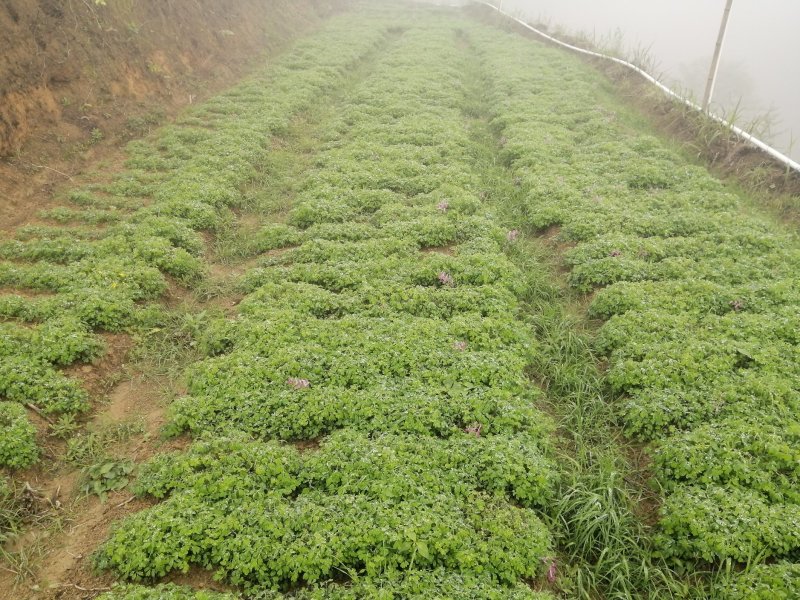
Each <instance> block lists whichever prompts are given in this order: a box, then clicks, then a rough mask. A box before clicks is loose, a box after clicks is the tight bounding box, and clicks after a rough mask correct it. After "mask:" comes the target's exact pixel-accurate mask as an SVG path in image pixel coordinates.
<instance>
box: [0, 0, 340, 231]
mask: <svg viewBox="0 0 800 600" xmlns="http://www.w3.org/2000/svg"><path fill="white" fill-rule="evenodd" d="M345 1H346V0H227V1H225V2H220V1H219V0H105V4H102V2H101V4H100V5H98V4H97V3H96V0H2V2H0V157H2V158H0V227H2V228H6V227H8V226H11V225H16V224H19V223H21V222H23V221H24V220H25V219H26V218H27V217H28V216H29V215H30V214H32V212H31V211H34V212H35V210H36V209H37V208H38V207H40V206H41V205H42V204H43V203H45V202H46V200H45V199H46V198H47V196H48V195H49V194H50V193H51V192H52V189H53V186H54V185H55V184H57V183H59V182H61V181H63V180H66V179H67V178H68V177H69V176H72V175H74V174H76V173H78V172H80V171H81V169H82V168H83V167H85V165H86V164H88V163H90V162H93V161H95V160H96V159H97V158H99V157H106V156H107V153H108V151H109V150H110V149H111V148H113V147H115V146H119V143H120V142H122V141H125V140H126V139H130V138H133V137H140V136H141V135H144V134H146V133H147V132H148V130H149V128H150V127H152V126H153V125H155V124H156V123H158V122H160V121H162V120H163V119H165V118H168V117H169V116H170V115H172V114H174V113H175V112H176V111H177V110H178V109H179V108H181V107H183V106H185V105H187V104H190V103H192V102H196V101H199V100H200V99H202V98H203V97H205V96H207V95H209V94H210V93H212V92H214V91H217V90H219V89H221V88H222V87H223V86H225V85H226V84H230V83H231V82H232V81H234V80H235V79H236V78H237V77H240V76H241V75H242V74H243V73H245V72H246V70H247V69H248V68H250V67H252V66H253V65H254V63H255V61H257V60H258V59H259V58H260V57H262V56H263V55H264V54H263V53H264V51H267V52H276V51H278V50H279V49H280V48H282V47H283V46H285V45H286V43H287V42H288V41H289V40H291V39H293V38H294V37H296V36H297V35H298V34H299V33H301V32H303V31H306V30H308V29H310V28H311V27H313V26H315V25H316V24H317V23H319V22H320V20H321V19H322V18H323V17H325V16H327V15H328V14H329V13H331V12H333V11H334V10H336V9H337V8H338V7H339V6H341V5H342V4H344V2H345Z"/></svg>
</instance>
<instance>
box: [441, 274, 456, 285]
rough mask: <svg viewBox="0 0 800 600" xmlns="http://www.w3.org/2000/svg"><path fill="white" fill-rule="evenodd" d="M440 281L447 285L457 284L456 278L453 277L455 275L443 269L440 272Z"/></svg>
mask: <svg viewBox="0 0 800 600" xmlns="http://www.w3.org/2000/svg"><path fill="white" fill-rule="evenodd" d="M439 283H441V284H442V285H446V286H453V285H455V280H454V279H453V276H452V275H450V273H448V272H446V271H442V272H441V273H439Z"/></svg>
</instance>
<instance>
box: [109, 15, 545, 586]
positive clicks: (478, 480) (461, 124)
mask: <svg viewBox="0 0 800 600" xmlns="http://www.w3.org/2000/svg"><path fill="white" fill-rule="evenodd" d="M401 23H403V22H402V21H401ZM404 24H405V25H406V26H407V30H406V31H405V32H404V33H403V34H402V36H401V37H400V38H399V40H397V41H396V43H395V45H394V47H393V48H392V49H391V51H389V52H387V53H386V54H385V55H383V56H381V57H380V58H379V59H378V60H377V61H376V64H375V65H374V66H373V69H372V72H371V74H370V75H368V76H367V77H366V78H365V79H364V80H363V81H362V82H361V83H360V84H359V85H358V86H357V87H356V88H355V89H354V90H353V91H352V92H351V93H350V94H349V95H348V97H347V101H346V102H344V103H343V106H342V107H341V110H340V113H341V114H340V116H339V117H338V118H337V119H336V120H335V121H334V122H333V123H331V124H330V126H329V127H328V128H327V130H326V132H325V134H324V137H323V141H322V144H323V145H322V150H321V151H320V152H319V154H318V155H316V157H315V159H314V162H313V166H312V168H311V169H310V170H309V171H308V173H307V174H306V175H305V178H304V182H303V183H302V185H301V187H300V191H299V193H298V197H297V198H296V200H295V203H294V207H293V208H292V209H291V210H290V212H289V214H288V215H287V216H286V222H285V223H281V224H278V223H275V224H271V225H267V226H265V228H264V230H263V231H262V232H261V233H260V234H259V235H258V236H256V237H257V242H258V243H259V244H260V245H261V250H263V251H264V252H267V251H268V250H269V252H268V253H267V254H265V255H264V256H263V257H262V259H261V263H260V264H259V266H258V267H256V268H254V269H252V270H251V271H250V272H248V273H247V274H246V275H245V276H244V278H243V279H242V286H243V291H245V292H246V293H247V295H246V297H245V299H244V300H243V301H242V302H241V304H240V309H239V314H238V316H236V317H235V318H233V319H228V320H223V319H220V320H217V321H215V322H212V323H210V324H209V326H208V327H207V331H206V332H205V335H204V336H203V339H202V340H201V346H202V348H203V349H204V350H205V351H206V353H207V355H208V356H207V358H205V359H204V360H202V361H200V362H199V363H197V364H196V365H194V366H193V367H192V368H190V371H189V385H188V395H187V396H186V397H185V398H182V399H181V400H179V401H178V402H176V403H175V404H174V406H173V409H172V425H171V427H172V428H173V430H174V431H175V432H176V433H177V432H181V431H186V430H188V431H190V432H191V434H192V435H193V437H194V438H195V439H196V441H195V443H194V444H193V445H192V446H191V447H190V448H189V449H188V450H186V451H184V452H181V453H177V454H173V455H166V456H162V457H157V458H155V459H153V460H152V461H151V462H150V463H148V464H147V465H145V466H144V467H143V468H142V472H141V474H140V478H139V481H138V484H137V486H138V487H137V491H138V493H139V494H142V495H147V496H151V497H154V498H157V499H160V500H161V501H160V502H159V503H158V504H156V505H155V506H154V507H153V508H150V509H147V510H145V511H143V512H140V513H137V514H136V515H133V516H132V517H130V518H128V519H126V520H124V521H123V522H122V523H120V524H119V525H118V526H117V527H115V529H114V531H113V532H112V533H111V535H110V537H109V539H108V540H107V541H106V542H105V543H104V544H103V545H102V546H101V548H100V549H99V550H98V552H97V554H96V557H95V559H96V564H97V565H98V566H99V567H101V568H105V569H112V570H113V571H114V572H115V573H117V574H118V575H120V576H121V577H123V578H124V579H126V580H133V581H139V580H151V579H154V578H159V577H161V576H164V575H166V574H168V573H170V572H173V571H187V570H188V569H189V568H190V567H191V566H193V565H194V566H200V567H203V568H205V569H209V570H213V571H215V573H216V575H215V576H216V577H217V578H218V579H220V580H224V581H226V582H228V583H231V584H233V585H235V586H237V587H240V588H242V589H244V590H246V591H247V593H248V595H249V596H251V595H252V596H253V597H264V598H272V597H278V595H277V594H276V595H273V593H272V592H270V591H269V590H278V589H285V588H289V587H297V586H298V585H302V586H304V587H303V588H302V589H301V591H298V592H296V597H297V598H319V599H321V598H342V599H344V598H357V597H358V598H361V597H369V598H394V597H417V598H442V597H448V598H476V599H477V598H520V599H522V598H530V599H534V598H549V597H551V596H550V595H549V594H548V593H543V592H534V591H532V590H531V588H530V587H529V586H528V585H527V584H526V581H529V580H536V579H539V578H542V579H543V578H544V575H545V573H546V571H547V569H548V568H549V566H550V565H551V560H552V559H551V557H552V553H553V542H552V537H551V533H550V531H549V530H548V528H547V527H546V526H545V524H544V523H543V522H542V520H541V518H540V513H541V510H542V508H543V507H546V506H547V505H548V504H549V503H550V502H551V499H552V497H553V494H554V490H555V485H556V480H557V477H558V471H557V469H556V467H555V466H554V464H553V462H552V458H551V456H552V454H553V451H552V448H551V447H550V441H549V434H550V431H551V429H552V424H550V423H549V420H548V419H547V417H546V416H545V415H544V414H543V413H541V412H540V411H538V410H537V409H536V408H535V402H536V400H537V397H538V394H539V393H540V392H537V391H535V388H533V387H532V386H531V384H530V383H529V381H528V378H527V377H526V374H525V368H526V366H527V365H528V364H529V362H530V357H531V355H532V353H533V352H535V344H534V342H533V340H532V339H531V338H530V337H529V335H528V334H527V332H526V331H525V330H524V328H523V327H521V326H520V323H519V321H518V320H517V319H518V315H517V310H518V301H517V297H518V295H519V294H520V293H521V292H522V291H523V289H522V287H523V285H522V283H521V282H522V280H523V278H522V276H521V274H520V273H519V272H518V271H517V269H516V268H515V267H514V266H513V265H512V264H511V263H510V262H509V261H508V259H507V258H506V257H505V254H504V252H503V248H504V245H506V244H508V243H509V242H508V240H507V236H506V232H505V231H503V230H501V229H499V228H498V227H497V226H496V225H495V224H494V222H493V220H492V217H491V215H490V214H488V213H487V210H486V208H484V206H483V205H482V203H481V200H480V191H481V190H480V180H479V177H478V176H477V174H476V172H475V164H474V159H473V158H472V157H473V156H474V144H475V142H474V141H473V140H472V139H471V138H470V135H469V131H468V129H467V128H466V122H467V121H466V119H465V114H464V111H465V109H466V106H467V103H468V98H467V94H466V90H465V88H464V83H463V72H464V71H465V70H467V65H466V61H467V60H468V57H467V56H466V55H465V54H464V53H463V52H461V51H460V50H459V47H458V39H457V36H456V32H455V30H454V29H453V26H452V25H448V24H447V21H446V20H443V19H440V18H439V17H436V16H426V18H425V20H424V22H421V21H420V22H413V21H409V22H407V23H404ZM287 442H292V443H287ZM342 579H345V580H348V581H349V582H350V584H349V585H341V584H333V583H331V580H339V581H341V580H342ZM156 593H165V594H166V593H167V591H165V588H160V591H159V592H156V591H154V588H148V589H143V588H137V587H132V588H127V589H120V590H118V591H117V592H115V595H114V596H113V597H115V598H116V597H120V598H147V597H155V596H152V594H156ZM169 593H174V594H175V597H176V598H183V597H194V596H192V592H187V591H186V590H178V589H174V588H171V590H169ZM187 594H188V595H187ZM259 594H261V596H259Z"/></svg>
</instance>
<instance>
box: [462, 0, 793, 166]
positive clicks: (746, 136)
mask: <svg viewBox="0 0 800 600" xmlns="http://www.w3.org/2000/svg"><path fill="white" fill-rule="evenodd" d="M473 1H475V2H477V3H478V4H483V5H485V6H488V7H490V8H492V9H493V10H496V11H497V12H499V13H500V14H502V15H503V16H506V17H508V18H509V19H512V20H514V21H516V22H517V23H519V24H520V25H522V26H523V27H525V28H526V29H529V30H530V31H532V32H534V33H535V34H536V35H538V36H540V37H543V38H545V39H546V40H549V41H551V42H553V43H554V44H557V45H558V46H561V47H562V48H567V49H568V50H572V51H573V52H578V53H580V54H585V55H586V56H594V57H595V58H602V59H604V60H610V61H611V62H615V63H617V64H618V65H622V66H623V67H627V68H628V69H631V70H632V71H635V72H636V73H638V74H639V75H641V76H642V77H644V78H645V79H646V80H647V81H649V82H650V83H652V84H653V85H655V86H656V87H658V88H659V89H660V90H661V91H662V92H664V93H665V94H667V95H668V96H671V97H672V98H675V99H676V100H679V101H680V102H683V103H684V104H685V105H686V106H689V107H690V108H693V109H694V110H696V111H698V112H703V109H702V107H700V106H698V105H697V104H695V103H694V102H692V101H691V100H689V99H688V98H686V97H684V96H681V95H680V94H678V93H676V92H673V91H672V90H671V89H669V88H668V87H667V86H665V85H664V84H663V83H661V82H660V81H658V80H657V79H656V78H655V77H653V76H652V75H650V74H649V73H647V72H646V71H644V70H643V69H640V68H639V67H637V66H636V65H634V64H633V63H630V62H628V61H626V60H622V59H621V58H616V57H614V56H608V55H607V54H602V53H600V52H593V51H591V50H585V49H584V48H579V47H578V46H573V45H572V44H567V43H566V42H562V41H561V40H559V39H557V38H554V37H553V36H551V35H547V34H546V33H545V32H544V31H540V30H539V29H536V28H535V27H533V26H531V25H528V24H527V23H526V22H525V21H523V20H522V19H518V18H516V17H513V16H511V15H509V14H508V13H506V12H503V11H502V10H500V9H499V8H498V7H496V6H494V5H493V4H491V3H490V2H486V1H484V0H473ZM706 114H707V115H708V117H710V118H711V119H713V120H714V121H716V122H718V123H720V124H721V125H723V126H724V127H727V128H728V129H730V130H731V131H732V132H733V133H734V134H736V135H737V136H739V138H741V139H742V140H744V141H746V142H748V143H749V144H752V145H753V146H755V147H756V148H758V149H759V150H763V151H764V152H766V153H767V154H769V155H770V156H771V157H772V158H774V159H775V160H777V161H778V162H780V163H782V164H783V165H785V166H786V167H788V168H789V169H792V170H793V171H795V172H796V173H800V163H798V162H796V161H794V160H792V159H791V158H789V157H788V156H786V155H785V154H783V153H782V152H779V151H778V150H776V149H775V148H773V147H772V146H769V145H768V144H766V143H764V142H762V141H761V140H759V139H758V138H757V137H755V136H754V135H752V134H750V133H748V132H747V131H745V130H744V129H742V128H740V127H737V126H736V125H734V124H732V123H728V121H726V120H725V119H723V118H722V117H720V116H717V115H715V114H713V113H711V112H708V113H706Z"/></svg>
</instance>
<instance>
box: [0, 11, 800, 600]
mask: <svg viewBox="0 0 800 600" xmlns="http://www.w3.org/2000/svg"><path fill="white" fill-rule="evenodd" d="M109 2H111V0H109ZM476 15H477V13H476V12H475V11H470V10H462V9H454V8H443V7H431V6H425V5H418V4H408V5H407V4H401V3H364V4H362V5H357V6H356V7H354V8H353V9H351V10H350V11H348V12H345V13H343V14H340V15H337V16H333V17H331V18H330V19H328V20H327V22H326V24H324V25H323V26H322V27H321V28H319V29H318V30H317V31H316V32H315V33H312V34H308V35H306V36H304V37H302V38H301V39H299V40H298V41H297V42H296V43H295V44H294V45H293V46H291V47H290V48H288V49H287V50H286V51H285V52H283V53H282V54H281V55H280V57H279V58H278V59H276V60H273V61H270V62H269V64H267V65H266V66H263V67H261V68H259V69H257V70H256V71H255V72H254V73H253V74H252V75H251V76H250V77H248V78H246V79H245V80H243V81H242V82H241V83H239V84H238V85H236V86H235V87H232V88H230V89H228V90H227V91H225V92H224V93H222V94H220V95H217V96H214V97H212V98H210V99H209V100H207V101H205V102H203V103H200V104H197V105H193V106H191V107H189V108H187V109H186V110H185V111H183V112H182V113H181V114H180V116H178V117H177V118H176V119H175V120H174V121H173V122H169V123H167V124H165V125H164V126H162V127H159V128H157V129H155V130H154V131H153V132H152V133H151V134H150V135H148V136H146V137H143V138H141V139H136V140H134V141H131V142H130V143H129V144H128V145H127V147H126V149H125V159H124V164H123V163H122V162H120V163H119V164H117V163H113V162H109V163H105V164H104V163H102V162H101V163H98V165H97V168H96V169H95V170H93V171H92V172H90V173H87V174H85V175H82V176H81V177H80V178H76V179H75V180H74V181H70V182H68V184H67V185H65V186H64V187H63V189H62V190H60V192H59V195H58V198H59V202H58V203H57V205H56V206H53V207H49V208H47V209H45V210H42V211H40V212H39V213H38V214H37V215H36V216H35V217H33V218H31V219H30V220H28V222H27V223H25V224H23V225H20V226H19V227H18V228H16V229H15V230H14V231H12V232H11V233H9V234H8V235H6V236H5V237H4V238H3V239H0V319H1V320H0V542H2V543H3V546H2V553H1V554H0V567H2V568H3V569H2V571H1V572H0V598H9V599H11V598H20V599H24V598H37V599H38V598H53V599H73V598H100V599H102V600H157V599H166V600H190V599H192V600H233V599H239V598H247V599H251V598H252V599H263V600H277V599H279V598H287V599H288V598H296V599H298V600H323V599H331V600H333V599H336V600H346V599H375V600H392V599H397V600H400V599H407V598H408V599H411V598H420V599H429V600H432V599H442V600H443V599H459V600H462V599H463V600H469V599H474V600H483V599H497V600H501V599H503V600H505V599H512V600H555V599H558V598H586V599H596V598H608V599H618V598H631V599H633V598H648V599H649V598H653V599H661V598H665V599H666V598H685V599H700V598H714V599H724V600H744V599H764V600H766V599H791V598H800V563H798V562H797V560H798V558H799V557H800V418H798V414H800V276H799V275H800V244H798V239H797V235H796V233H795V231H793V230H792V229H791V228H790V227H789V226H787V225H786V224H783V223H781V222H780V221H779V220H778V219H777V218H775V216H774V215H772V214H771V213H770V212H769V211H768V210H767V209H766V208H763V207H761V206H760V205H759V201H758V198H755V197H750V196H748V195H746V194H745V193H743V192H742V191H741V190H740V189H739V188H736V187H735V186H733V185H731V184H730V183H728V182H725V181H721V180H719V179H717V178H715V177H714V176H713V175H711V174H710V173H709V171H708V170H707V168H706V167H705V166H704V165H702V164H698V163H697V161H695V160H694V159H693V158H692V157H691V156H690V155H689V154H688V153H686V152H685V151H684V150H682V149H681V148H679V147H676V146H675V145H673V144H672V143H670V142H668V141H667V140H666V139H664V138H662V137H660V136H659V135H658V134H657V133H656V132H655V129H654V128H652V127H651V126H650V124H649V123H648V121H647V119H646V118H645V117H644V116H643V115H642V114H641V113H638V112H636V111H635V110H634V109H633V108H631V107H630V106H628V105H626V104H625V103H624V102H623V101H622V100H621V99H620V98H619V96H618V95H616V94H615V91H614V87H613V85H612V84H611V83H610V82H609V80H608V79H606V78H605V77H604V76H603V75H602V74H600V73H599V72H597V71H595V70H593V69H592V67H590V66H589V65H587V64H584V63H583V62H581V61H580V60H579V59H577V58H575V57H573V56H571V55H568V54H565V53H564V52H562V51H560V50H556V49H553V48H550V47H547V46H544V45H542V44H539V43H537V42H535V41H533V40H531V39H527V38H524V37H522V36H520V35H519V34H518V33H515V32H512V31H510V30H507V29H506V28H504V27H502V26H501V25H500V24H499V23H492V22H489V21H487V20H486V19H479V18H477V16H476Z"/></svg>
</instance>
